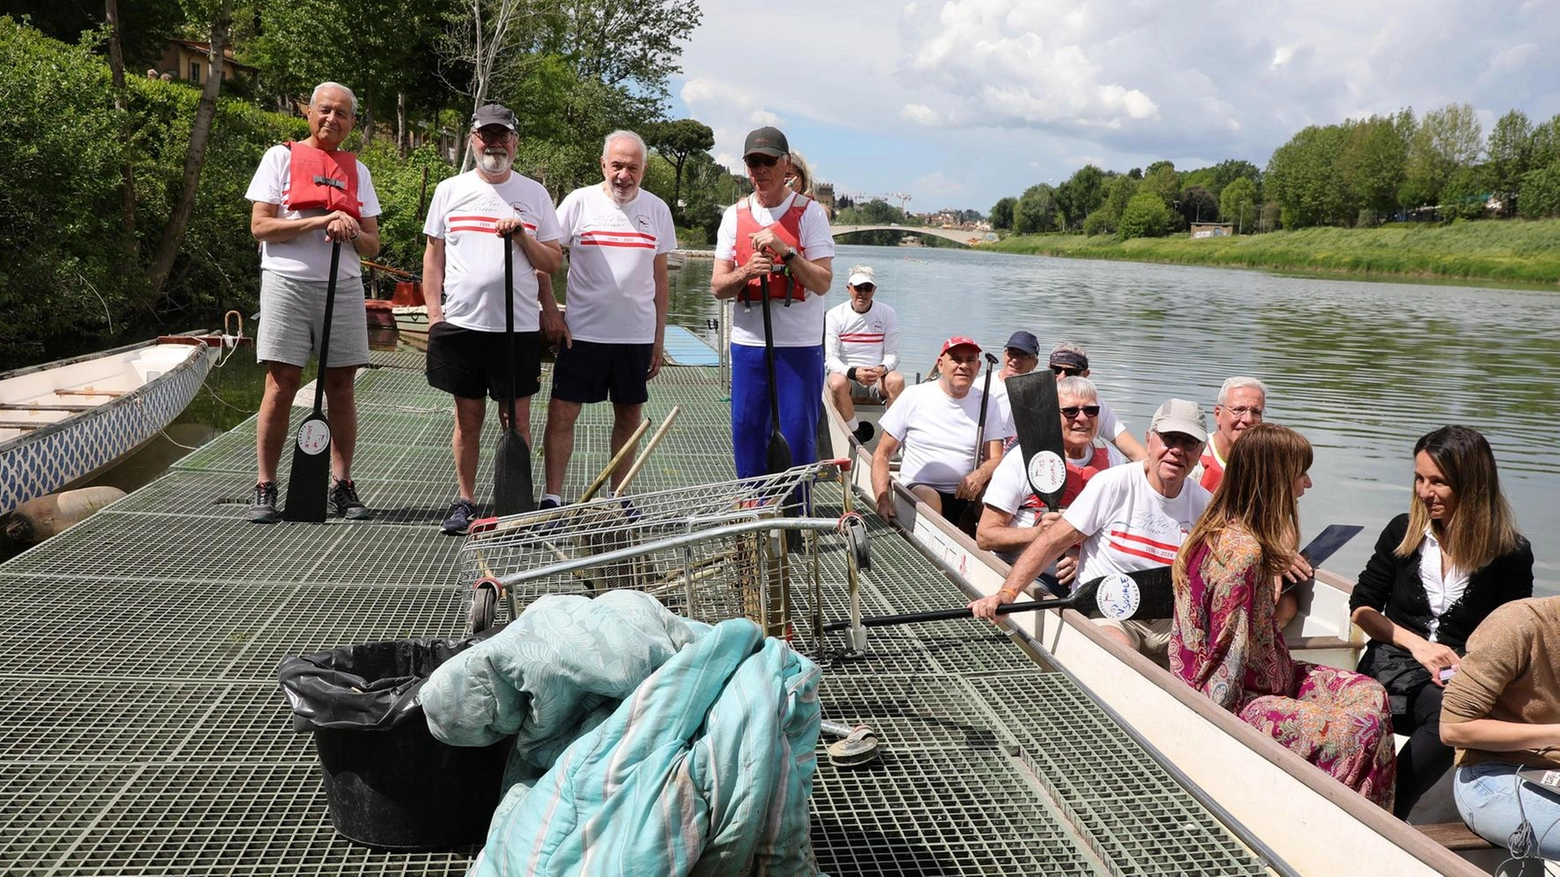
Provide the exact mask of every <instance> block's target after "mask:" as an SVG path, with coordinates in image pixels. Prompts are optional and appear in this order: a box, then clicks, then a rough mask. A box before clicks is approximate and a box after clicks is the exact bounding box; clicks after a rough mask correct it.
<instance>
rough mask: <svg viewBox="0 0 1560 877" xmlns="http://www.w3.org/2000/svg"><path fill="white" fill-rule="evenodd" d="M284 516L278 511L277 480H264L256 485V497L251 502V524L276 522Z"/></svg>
mask: <svg viewBox="0 0 1560 877" xmlns="http://www.w3.org/2000/svg"><path fill="white" fill-rule="evenodd" d="M281 519H282V516H281V515H280V514H278V513H277V511H276V482H275V481H262V482H260V483H259V484H256V485H255V498H254V499H252V500H250V502H249V522H250V523H251V524H274V523H276V522H277V521H280V520H281Z"/></svg>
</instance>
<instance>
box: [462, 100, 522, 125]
mask: <svg viewBox="0 0 1560 877" xmlns="http://www.w3.org/2000/svg"><path fill="white" fill-rule="evenodd" d="M489 125H499V126H502V127H504V128H508V129H509V130H511V131H516V130H519V129H518V128H516V127H515V114H514V113H511V112H510V111H509V108H508V107H506V106H504V105H503V104H486V105H485V106H483V107H482V108H481V109H479V110H477V112H476V113H475V114H474V115H473V116H472V117H471V130H473V131H480V130H482V129H483V128H486V127H487V126H489Z"/></svg>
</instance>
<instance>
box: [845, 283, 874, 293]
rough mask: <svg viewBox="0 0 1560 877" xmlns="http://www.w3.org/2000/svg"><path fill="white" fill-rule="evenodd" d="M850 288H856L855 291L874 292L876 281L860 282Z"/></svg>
mask: <svg viewBox="0 0 1560 877" xmlns="http://www.w3.org/2000/svg"><path fill="white" fill-rule="evenodd" d="M851 288H852V289H854V290H856V291H857V292H876V291H877V284H876V283H862V284H859V285H857V286H853V287H851Z"/></svg>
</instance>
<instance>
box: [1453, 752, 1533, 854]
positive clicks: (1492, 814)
mask: <svg viewBox="0 0 1560 877" xmlns="http://www.w3.org/2000/svg"><path fill="white" fill-rule="evenodd" d="M1519 767H1520V766H1519V765H1515V764H1508V763H1507V762H1504V761H1482V762H1479V763H1478V764H1474V765H1469V766H1466V767H1459V768H1457V774H1456V776H1455V777H1454V779H1453V783H1452V794H1453V796H1454V797H1455V798H1456V799H1457V812H1458V813H1459V814H1461V815H1462V818H1463V822H1466V823H1467V824H1468V827H1469V828H1471V829H1473V832H1474V834H1477V835H1479V836H1480V837H1482V838H1484V839H1485V840H1487V841H1489V842H1490V843H1492V844H1495V845H1496V846H1500V847H1512V846H1514V845H1513V844H1512V843H1511V835H1512V833H1513V832H1515V831H1516V830H1517V827H1518V826H1519V825H1521V824H1522V817H1523V815H1524V814H1526V816H1527V821H1528V824H1530V825H1531V826H1532V827H1533V837H1534V840H1535V841H1536V842H1537V850H1538V855H1539V857H1540V858H1544V859H1560V790H1556V789H1552V788H1545V787H1542V786H1539V785H1538V784H1537V783H1533V782H1529V781H1526V780H1519V779H1518V778H1517V777H1516V776H1515V774H1516V772H1517V770H1518V769H1519ZM1519 787H1520V791H1519ZM1519 797H1520V802H1521V803H1520V804H1519V803H1518V801H1519ZM1515 852H1517V853H1522V852H1524V850H1523V849H1522V848H1521V847H1517V848H1516V849H1515Z"/></svg>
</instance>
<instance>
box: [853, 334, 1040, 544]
mask: <svg viewBox="0 0 1560 877" xmlns="http://www.w3.org/2000/svg"><path fill="white" fill-rule="evenodd" d="M980 362H981V357H980V345H978V344H976V343H975V342H974V341H972V340H970V339H969V338H965V337H964V336H962V335H955V336H953V337H952V338H949V339H948V340H947V341H945V342H943V346H942V352H941V353H940V354H939V355H938V357H937V370H938V372H939V373H940V376H939V377H938V378H937V380H935V381H929V382H927V383H924V384H917V385H915V386H913V387H906V388H905V391H904V392H903V393H901V394H900V395H899V399H898V401H897V402H895V404H894V407H892V408H890V409H888V411H887V412H886V413H884V415H883V419H882V420H881V421H879V422H878V426H880V427H882V428H883V437H882V438H880V439H879V440H878V446H877V449H876V450H875V451H874V452H873V454H872V495H873V496H874V497H875V498H876V500H877V510H878V514H879V515H881V516H882V517H883V519H884V520H893V519H894V517H895V510H894V496H893V491H892V489H891V487H890V485H889V474H888V468H889V467H888V464H889V460H890V459H892V458H893V456H894V454H895V452H897V451H898V450H899V448H900V446H901V445H902V446H904V459H903V460H902V461H901V462H900V465H899V480H900V483H902V484H904V485H905V487H906V488H907V489H908V490H909V491H910V492H911V493H913V494H915V497H916V499H919V500H920V501H922V502H924V503H926V504H927V505H928V506H930V507H931V509H932V511H934V512H937V513H938V514H940V515H942V516H943V517H944V518H946V519H947V520H949V521H952V522H954V523H958V521H959V518H960V517H962V516H963V514H964V509H965V507H966V506H968V505H969V504H970V503H971V502H972V501H976V500H978V499H979V497H980V493H981V491H983V490H985V489H986V482H988V481H990V480H991V473H992V472H994V471H996V468H997V464H998V463H999V462H1001V460H1002V444H1003V440H1004V439H1006V438H1007V437H1008V435H1009V433H1010V431H1011V427H1008V426H1006V425H1005V424H1004V423H1003V422H1002V415H1001V414H999V413H998V412H997V406H995V405H990V404H983V403H985V402H986V400H985V399H984V397H983V394H982V392H981V390H980V388H979V387H976V386H975V376H976V375H977V374H979V373H980ZM983 409H984V410H983ZM982 413H984V414H985V416H986V419H985V422H984V429H982V428H981V427H980V424H981V419H980V418H981V414H982ZM977 437H979V442H980V445H979V447H977V446H976V441H977ZM977 455H978V456H980V457H981V458H984V461H982V460H981V459H977Z"/></svg>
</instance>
